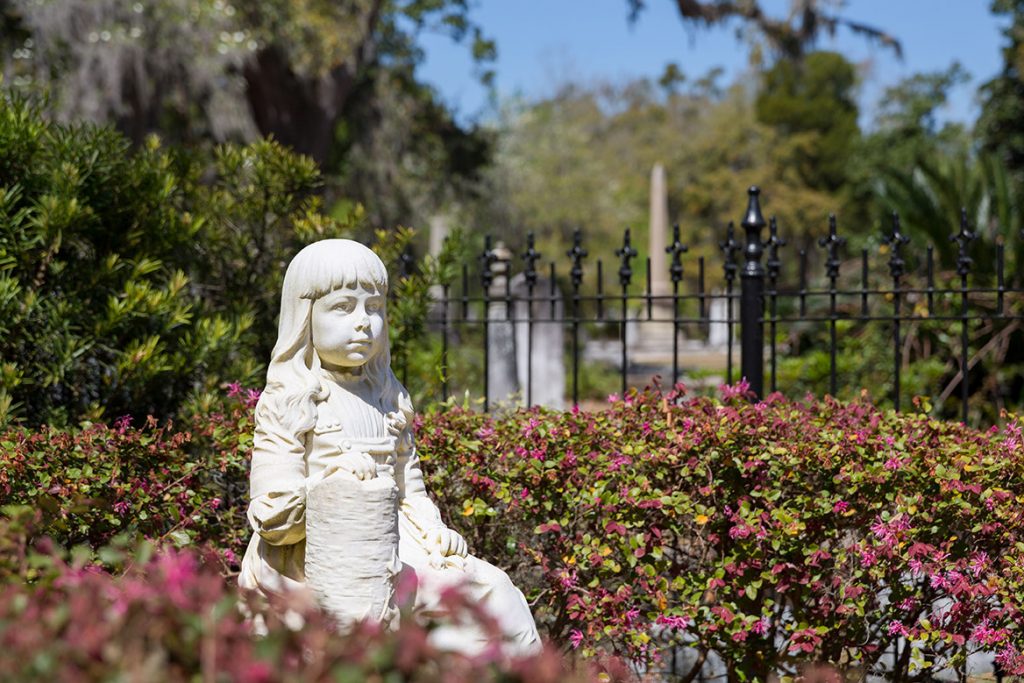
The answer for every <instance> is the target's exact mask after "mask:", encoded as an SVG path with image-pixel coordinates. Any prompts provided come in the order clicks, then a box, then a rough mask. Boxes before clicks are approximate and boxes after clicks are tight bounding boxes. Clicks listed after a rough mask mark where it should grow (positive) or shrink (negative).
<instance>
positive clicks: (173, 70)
mask: <svg viewBox="0 0 1024 683" xmlns="http://www.w3.org/2000/svg"><path fill="white" fill-rule="evenodd" d="M468 5H469V3H468V2H467V1H466V0H406V1H395V0H345V1H344V2H327V1H323V0H302V1H301V2H292V1H290V0H288V1H285V0H257V1H254V2H248V1H247V2H244V3H237V2H235V3H232V2H230V1H227V0H146V1H145V2H142V1H140V2H134V3H131V2H122V1H121V0H60V1H59V2H57V1H53V0H46V1H44V2H35V1H34V0H33V1H30V0H2V1H0V16H2V17H3V18H4V19H3V22H4V26H5V27H6V28H7V31H5V39H4V41H3V43H0V45H2V47H4V48H5V49H4V51H3V54H0V68H2V73H3V74H4V76H5V79H6V82H7V83H9V84H11V85H13V86H15V87H17V88H18V89H21V90H27V91H30V92H36V93H40V92H41V93H45V94H47V96H48V97H49V106H48V109H49V111H50V112H52V113H53V114H54V115H55V116H56V117H57V118H58V119H59V120H61V121H65V122H67V121H81V120H88V121H93V122H96V123H111V124H114V125H115V126H116V127H117V128H118V129H119V130H120V131H122V132H123V133H124V134H125V135H127V136H128V137H129V138H130V139H131V140H132V141H133V143H134V144H136V145H138V144H141V142H142V141H143V140H144V139H145V137H146V136H147V135H149V134H151V133H157V134H159V135H160V136H161V137H162V138H163V139H164V140H166V141H168V142H169V143H174V144H179V143H180V144H186V145H196V144H201V143H204V142H210V141H213V142H224V141H235V142H251V141H253V140H255V139H256V138H257V137H260V136H272V137H273V138H274V139H276V140H277V141H278V142H280V143H281V144H283V145H285V146H287V147H289V148H291V149H292V150H294V151H296V152H298V153H300V154H304V155H307V156H310V157H312V158H313V159H314V160H315V161H316V162H317V163H319V164H320V165H321V168H322V169H323V170H324V171H326V172H328V173H329V174H331V175H332V176H335V181H334V182H332V183H330V184H329V185H327V186H325V188H324V190H325V192H326V196H327V198H328V199H329V203H333V202H334V201H337V200H340V199H344V200H346V201H344V202H343V203H342V210H343V211H344V210H346V208H347V207H349V206H351V202H352V201H355V202H359V203H361V204H363V206H364V207H366V209H367V211H368V216H369V217H370V218H371V219H372V220H374V221H375V222H376V223H378V224H387V225H393V224H395V223H398V222H406V223H408V222H410V221H411V220H413V219H417V220H421V219H423V218H425V217H426V216H428V215H429V214H430V213H431V212H432V211H434V210H435V209H436V208H437V206H438V205H439V204H441V203H442V202H443V201H445V200H448V199H450V198H451V197H452V195H453V194H454V195H458V194H459V193H460V192H462V191H464V190H465V186H466V185H468V184H469V181H472V180H473V178H474V177H475V173H476V171H477V170H478V169H479V167H480V165H481V164H483V163H484V162H485V161H486V158H487V150H488V144H489V142H488V138H487V136H486V135H484V134H482V133H481V132H480V131H478V130H476V129H475V128H472V127H466V128H463V127H461V126H460V125H458V124H457V123H456V122H455V121H454V118H453V117H452V115H451V113H450V112H449V111H448V110H447V109H446V108H445V107H444V106H443V105H441V104H440V103H439V101H438V99H437V96H436V93H434V92H433V91H432V90H431V89H429V88H426V87H424V86H423V85H422V84H420V83H419V82H418V81H417V80H416V79H415V77H414V75H413V72H414V68H415V65H416V64H417V63H418V62H419V61H420V59H421V58H422V53H421V50H420V48H419V46H418V45H417V38H418V35H419V32H420V31H421V30H423V29H424V28H425V27H429V28H431V29H434V30H442V31H446V32H447V33H448V34H450V35H451V36H452V37H453V39H455V40H460V41H466V42H469V43H470V44H471V47H470V49H471V51H472V54H473V56H474V58H475V59H476V60H478V63H479V64H480V65H481V66H480V69H481V76H482V77H483V78H484V79H485V80H486V79H487V78H488V77H489V72H487V71H486V70H485V66H486V63H487V61H488V60H489V59H491V58H492V57H493V54H494V46H493V43H491V42H490V41H489V40H487V39H486V37H485V36H484V35H483V33H482V32H481V29H480V28H479V27H477V26H475V25H474V24H472V22H471V21H470V19H469V16H468V14H469V10H468ZM439 190H440V191H439ZM410 214H411V215H410Z"/></svg>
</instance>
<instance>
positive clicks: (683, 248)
mask: <svg viewBox="0 0 1024 683" xmlns="http://www.w3.org/2000/svg"><path fill="white" fill-rule="evenodd" d="M689 250H690V247H688V246H687V245H685V244H683V243H682V242H680V241H679V224H678V223H676V224H675V225H673V226H672V244H670V245H668V246H667V247H665V253H666V254H672V267H671V268H669V273H671V274H672V282H679V281H680V280H682V279H683V261H682V255H683V254H685V253H686V252H688V251H689Z"/></svg>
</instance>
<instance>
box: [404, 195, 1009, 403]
mask: <svg viewBox="0 0 1024 683" xmlns="http://www.w3.org/2000/svg"><path fill="white" fill-rule="evenodd" d="M759 194H760V192H759V190H758V189H757V188H756V187H752V188H750V190H749V191H748V195H749V196H748V202H747V209H746V212H745V214H744V216H743V218H742V220H741V222H740V227H741V228H742V230H743V235H741V236H739V239H738V236H737V234H736V231H735V229H734V227H733V225H731V224H730V225H729V226H728V229H727V230H726V232H725V237H724V239H723V240H722V241H721V242H720V243H719V245H718V247H719V249H718V251H719V253H720V254H721V257H722V260H721V267H722V271H721V274H722V277H721V279H717V278H716V279H715V282H716V288H715V289H714V290H713V289H711V288H710V287H709V281H710V278H709V277H708V272H707V271H708V269H707V263H706V259H707V257H704V256H700V257H696V258H694V259H689V260H688V259H687V258H686V255H687V252H688V251H689V247H688V246H687V245H685V244H683V243H682V242H681V241H680V231H679V227H678V226H675V228H674V230H673V233H672V235H671V236H670V237H669V238H668V239H667V240H665V241H666V244H665V245H663V247H662V248H663V249H664V251H665V254H666V256H665V260H664V261H665V268H666V270H667V272H666V273H657V272H655V273H652V265H651V262H652V259H651V258H650V257H647V258H646V262H645V263H637V260H638V252H637V249H636V248H635V246H634V244H633V242H632V237H631V234H630V231H629V230H626V231H625V233H624V235H623V239H622V243H621V245H619V246H618V248H616V249H614V252H612V250H611V249H608V250H607V251H608V252H609V254H608V255H609V256H611V255H612V253H613V254H614V257H615V260H614V261H613V262H612V265H611V266H610V267H609V266H608V264H607V263H606V261H605V260H604V259H602V258H600V257H595V256H594V255H592V254H591V251H592V250H593V251H595V252H596V251H597V248H596V245H593V246H592V245H588V244H586V242H585V239H584V235H583V234H582V233H581V232H580V231H577V232H576V233H575V234H574V238H573V244H572V247H571V248H570V249H569V250H568V252H567V253H566V255H565V258H566V261H565V262H564V265H563V267H562V270H561V273H560V272H559V269H558V267H557V264H556V263H555V262H554V261H549V262H546V265H547V268H544V267H543V266H541V265H540V264H541V260H542V258H541V254H540V253H539V252H538V251H537V249H536V248H535V242H534V239H533V236H532V235H530V236H528V237H527V241H526V249H525V251H524V252H523V253H521V254H513V253H512V252H510V251H509V250H508V249H505V248H504V247H503V246H502V245H500V244H494V243H492V241H491V239H490V238H487V240H486V243H485V247H484V250H483V252H482V253H481V254H480V255H479V258H478V263H476V264H472V265H471V264H463V265H462V268H461V278H460V279H457V280H456V281H455V282H454V283H450V284H448V285H444V286H441V287H440V291H438V292H437V295H436V306H435V308H434V313H433V314H432V315H431V318H430V324H431V326H432V329H434V330H435V331H436V333H437V335H438V337H439V341H440V348H439V356H440V366H441V367H440V374H439V375H438V376H437V380H439V381H437V382H436V384H439V385H440V386H439V388H440V392H439V393H440V398H442V399H446V398H448V396H449V395H451V394H452V393H453V391H455V390H469V391H471V392H473V393H477V392H482V396H483V401H484V408H485V409H487V408H488V407H489V406H488V403H489V401H493V400H494V399H495V398H496V396H495V394H494V387H493V386H492V384H493V382H494V380H493V377H492V375H493V374H494V373H493V368H494V366H495V363H496V362H497V363H505V364H506V365H507V364H508V363H509V361H510V359H509V357H508V354H509V353H515V355H516V357H517V362H518V365H519V367H518V368H517V374H518V376H520V377H525V380H524V381H523V382H521V384H522V385H524V386H521V387H520V390H521V398H522V401H523V402H525V403H526V404H528V405H532V404H533V403H534V402H535V400H534V399H535V396H534V395H535V394H536V390H535V387H536V386H538V385H539V384H545V383H551V382H561V381H562V377H561V376H560V375H558V374H557V373H555V374H553V375H552V374H551V373H548V374H546V375H544V376H541V377H537V376H536V370H535V368H534V367H533V366H534V363H535V361H534V359H535V358H536V357H538V352H543V353H544V354H547V355H548V356H550V355H552V354H553V355H554V356H556V357H557V356H563V357H564V367H565V375H564V393H565V398H566V402H571V403H572V404H577V403H579V402H580V400H581V373H585V372H586V370H587V368H588V366H589V364H590V363H591V361H588V360H587V359H586V356H585V354H584V353H583V350H584V345H585V343H590V344H594V343H595V341H594V340H595V336H600V335H608V336H609V338H608V339H607V340H605V341H607V342H608V343H610V344H611V347H609V346H608V344H605V346H604V349H605V351H606V354H605V356H606V358H609V359H610V358H611V356H612V355H614V356H615V357H616V360H615V362H613V363H612V365H613V366H614V371H615V372H617V373H618V375H619V376H618V378H617V379H618V382H617V385H618V387H617V388H618V389H620V390H622V391H625V390H626V389H627V387H628V386H629V385H630V383H631V380H632V381H633V382H635V383H640V382H643V381H647V380H649V379H650V376H649V375H648V376H647V377H640V379H639V380H638V379H637V377H638V372H640V373H642V372H644V371H650V370H654V371H656V372H658V373H659V374H662V375H663V377H664V379H666V380H667V379H668V376H671V379H672V382H673V383H675V382H678V381H679V380H680V378H681V376H683V375H684V374H687V373H690V372H691V371H692V368H690V367H689V365H688V363H689V360H688V359H689V357H690V356H691V355H692V354H693V350H694V348H695V347H694V343H696V344H697V346H698V347H699V345H700V344H701V343H704V344H705V346H707V345H708V342H709V340H708V337H709V335H710V334H711V330H712V328H716V327H717V330H718V332H719V333H720V334H719V336H721V337H723V338H724V339H723V340H722V342H721V344H720V345H718V346H717V347H716V348H717V350H718V352H719V353H720V354H721V356H722V361H723V363H722V364H723V366H724V367H722V368H721V374H722V379H723V380H724V381H725V382H727V383H732V382H734V381H736V380H738V379H740V378H743V379H745V380H746V381H747V382H749V385H750V390H751V391H752V392H753V393H754V394H756V395H757V396H758V397H761V396H764V395H765V393H766V391H776V390H782V391H783V392H786V390H787V388H786V387H785V386H782V387H780V386H779V381H778V379H779V378H778V368H779V364H780V362H782V361H783V360H785V359H786V358H789V359H792V358H794V357H797V356H796V353H797V350H796V349H795V348H794V344H792V343H788V342H786V341H785V340H786V337H785V335H784V334H782V333H783V331H784V330H785V329H787V328H793V327H795V326H796V327H800V328H801V330H802V332H801V334H802V335H803V338H804V339H805V344H804V345H805V347H808V346H809V348H810V349H811V350H816V351H818V352H819V354H822V349H821V346H822V345H824V346H826V347H827V391H828V392H829V393H831V394H833V395H836V394H838V393H839V391H840V389H841V388H842V387H843V383H844V377H843V376H842V374H841V371H840V366H841V365H849V363H848V362H846V361H848V360H849V359H840V358H839V355H840V353H842V352H844V351H843V349H846V351H845V352H846V353H849V349H850V346H851V345H850V344H846V345H845V346H844V345H843V343H842V342H843V339H842V338H841V336H842V335H845V334H849V333H851V332H850V330H851V328H850V326H851V325H857V326H866V325H868V324H877V325H881V326H882V328H883V329H884V335H885V336H886V337H887V338H888V341H887V342H886V343H887V344H891V346H890V351H891V356H890V357H889V360H887V361H886V363H887V364H888V363H891V366H890V368H889V371H888V377H889V380H888V385H889V391H888V392H887V394H888V397H887V398H888V400H889V401H891V404H892V406H893V407H895V408H896V409H897V410H899V409H900V408H902V407H905V404H906V399H907V398H908V397H907V396H904V393H905V391H904V386H903V380H902V378H903V373H904V371H905V370H906V368H907V367H908V366H909V365H910V363H911V362H912V361H913V360H915V359H920V358H931V359H933V360H934V359H936V358H941V359H942V360H943V362H944V363H945V364H946V370H945V371H943V372H942V373H941V378H940V382H941V386H935V387H931V388H930V391H927V392H926V393H928V394H930V395H931V396H932V398H933V399H935V398H939V397H941V399H942V400H943V401H947V400H949V399H951V398H952V399H954V400H955V399H958V400H959V403H960V406H959V408H960V409H959V411H958V413H959V415H960V416H961V417H962V419H963V420H964V421H967V419H968V405H969V399H970V397H971V396H972V392H973V391H975V390H976V389H978V388H979V387H977V386H973V385H972V370H977V368H975V366H976V365H977V364H978V363H979V362H980V361H981V360H982V359H984V358H985V357H986V356H992V357H995V358H997V360H999V359H1002V360H1004V361H1005V360H1007V359H1012V358H1013V357H1014V354H1015V349H1016V347H1017V346H1018V345H1019V343H1020V342H1021V341H1022V340H1024V332H1021V324H1020V323H1021V320H1022V319H1024V297H1022V294H1024V290H1022V288H1021V282H1022V278H1021V275H1022V274H1021V273H1017V272H1015V273H1013V277H1012V278H1007V276H1006V273H1005V270H1006V265H1007V264H1006V260H1007V259H1006V245H1004V244H1003V243H1002V242H1000V241H999V240H990V241H989V242H990V243H988V244H987V246H985V254H986V262H985V264H984V268H980V269H979V268H977V267H976V264H975V262H974V261H973V260H972V257H971V254H972V247H975V246H978V245H976V244H975V241H976V238H977V235H976V234H975V233H974V232H972V226H971V225H969V223H968V217H967V215H966V213H964V212H962V213H961V216H960V229H959V232H957V233H956V234H953V235H950V236H949V239H950V240H951V246H952V250H948V249H945V248H941V247H944V245H940V250H939V251H940V253H941V254H945V257H944V258H945V260H946V262H944V263H939V262H938V259H937V256H936V245H926V246H925V248H924V249H923V250H921V249H920V248H919V247H920V245H918V244H915V245H913V246H914V247H918V249H917V251H911V249H910V247H911V245H910V240H909V238H908V237H907V235H906V234H905V233H904V231H903V228H902V227H901V225H900V222H899V219H898V217H896V216H893V218H892V225H891V227H890V228H889V229H888V232H887V234H886V235H885V236H884V239H883V240H882V241H881V242H880V243H879V244H878V245H877V247H876V248H875V249H874V251H875V252H876V253H877V254H878V256H879V257H884V262H883V263H881V264H879V263H877V262H876V263H875V264H874V265H875V267H874V269H872V268H871V265H872V264H871V262H870V261H871V259H870V256H871V254H870V253H869V252H870V251H871V250H870V249H869V248H867V247H865V248H863V249H861V251H860V254H859V258H858V255H857V254H848V253H844V252H845V249H844V247H845V246H846V240H845V239H844V238H843V237H841V236H840V235H839V234H838V230H837V223H836V219H835V217H834V216H833V217H830V218H829V225H828V233H827V234H826V235H825V236H824V237H821V238H820V239H818V240H816V241H815V243H805V245H804V246H803V247H802V248H801V247H800V246H799V245H793V246H792V247H791V248H790V251H791V254H790V256H789V258H793V259H794V260H795V261H796V264H795V265H796V267H795V269H794V268H790V272H789V273H788V277H789V278H790V279H791V280H792V282H789V281H787V277H786V276H784V265H787V264H786V263H784V255H785V254H786V251H785V250H784V247H786V246H787V243H786V241H785V240H783V239H782V238H781V237H780V236H779V227H778V225H777V224H776V221H775V219H774V218H773V219H771V220H770V221H766V220H765V218H764V216H763V214H762V210H761V206H760V198H759ZM766 228H767V232H766ZM741 240H742V241H741ZM805 242H806V240H805ZM812 262H815V263H814V265H815V268H816V269H819V268H820V271H819V273H820V274H819V275H818V276H817V277H814V276H813V275H812V273H811V263H812ZM406 265H408V264H406ZM517 265H518V268H517ZM1013 265H1014V266H1015V268H1019V267H1021V266H1024V264H1021V263H1014V264H1013ZM610 269H615V272H614V273H612V274H609V273H606V271H608V270H610ZM517 270H518V274H515V275H514V273H515V272H516V271H517ZM793 270H795V274H794V273H793V272H792V271H793ZM471 274H472V277H471ZM609 275H610V277H609ZM794 275H795V277H794ZM608 279H611V282H610V283H609V282H606V280H608ZM737 279H738V280H739V283H738V287H737V282H736V280H737ZM659 280H660V281H661V282H662V283H664V284H662V286H661V287H659V286H658V284H659ZM716 302H717V304H716ZM552 326H554V327H556V328H557V329H558V330H560V335H561V339H562V341H561V342H557V343H556V342H552V339H553V338H554V339H556V340H557V338H558V337H559V335H554V337H553V336H552V335H551V334H542V335H541V337H542V339H541V340H539V341H538V339H537V334H538V330H541V329H543V330H545V331H546V332H550V328H551V327H552ZM659 326H660V327H659ZM666 327H667V328H670V330H671V331H670V332H669V334H668V335H667V337H666V335H665V334H664V333H662V334H661V337H660V339H661V342H660V344H661V347H662V350H663V352H664V353H663V356H664V362H663V364H662V365H663V367H660V368H659V367H657V364H655V365H654V366H652V365H651V364H650V363H646V364H645V363H639V362H637V361H636V352H637V350H638V349H640V348H643V347H645V346H646V347H650V346H651V343H652V341H651V335H650V334H649V333H648V330H650V329H661V330H664V329H666ZM510 330H511V331H512V332H510ZM818 333H820V334H821V336H820V337H819V336H815V335H816V334H818ZM510 334H512V335H513V336H514V337H515V340H516V343H514V344H512V345H511V347H515V348H514V349H512V350H510V348H511V347H510V346H509V344H508V343H505V344H504V346H503V345H502V344H499V343H496V337H497V336H500V335H504V337H505V339H504V342H507V341H508V339H507V337H508V336H509V335H510ZM876 334H877V333H876ZM780 335H781V336H780ZM924 336H927V337H928V344H927V345H926V346H927V348H922V346H921V343H920V342H921V339H922V338H923V337H924ZM876 339H877V337H876ZM588 340H589V341H588ZM780 340H781V341H780ZM808 340H809V341H808ZM553 343H554V344H556V345H557V344H558V343H561V344H564V348H557V349H553V348H551V345H552V344H553ZM683 344H686V348H683ZM538 345H540V346H538ZM737 346H738V351H739V369H738V373H737V369H736V367H735V351H736V348H735V347H737ZM853 346H854V347H856V346H857V345H856V344H854V345H853ZM524 347H525V348H524ZM469 348H475V349H478V350H479V356H481V357H482V358H481V360H479V361H477V362H476V364H475V365H474V364H473V363H472V362H470V361H467V360H466V358H467V356H468V355H470V354H468V349H469ZM609 348H612V349H613V351H614V353H613V354H610V353H607V351H608V349H609ZM648 350H649V348H648ZM807 350H808V349H807V348H804V349H803V350H802V351H801V352H802V353H806V352H807ZM972 352H973V355H972ZM1000 354H1001V355H1000ZM822 355H823V354H822ZM876 355H877V354H876ZM841 360H843V362H842V363H841V362H840V361H841ZM766 361H767V363H766ZM863 361H864V362H875V363H878V362H879V359H878V358H877V357H875V358H874V359H873V360H872V359H871V358H869V357H867V356H864V358H863ZM462 362H465V363H469V365H470V370H468V371H467V370H463V371H462V373H461V380H459V381H461V384H462V385H461V386H458V387H456V386H453V383H454V382H456V380H455V379H454V375H457V374H459V373H454V374H453V369H454V368H455V367H456V366H457V365H458V364H459V363H462ZM524 365H525V367H522V366H524ZM766 365H767V371H766ZM996 365H1000V363H998V362H997V363H996ZM875 370H878V368H875ZM979 372H980V371H977V372H975V375H977V374H979ZM989 374H992V372H991V369H990V372H989ZM996 374H1000V373H999V372H996ZM1003 374H1005V373H1003ZM822 379H824V378H822ZM975 379H976V380H977V381H984V382H985V383H986V385H990V384H991V377H988V376H985V377H977V378H975ZM766 380H767V381H766ZM999 380H1000V388H999V389H998V390H997V392H999V395H1000V396H1002V397H1004V398H1005V399H1006V400H1007V401H1008V403H1010V404H1015V403H1019V402H1020V394H1021V392H1022V386H1021V385H1022V378H1021V377H1018V376H1016V375H1014V374H1013V373H1010V376H1001V377H1000V378H999ZM845 381H846V382H850V381H855V380H853V379H849V378H847V379H846V380H845ZM469 384H475V386H468V385H469ZM546 388H547V389H550V386H548V387H546ZM869 388H870V389H873V390H877V389H878V387H869ZM547 393H549V394H550V391H549V392H547Z"/></svg>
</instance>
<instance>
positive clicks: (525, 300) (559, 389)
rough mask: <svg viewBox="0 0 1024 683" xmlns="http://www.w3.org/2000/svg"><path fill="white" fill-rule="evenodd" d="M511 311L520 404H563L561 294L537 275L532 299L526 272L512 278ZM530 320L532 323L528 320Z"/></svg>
mask: <svg viewBox="0 0 1024 683" xmlns="http://www.w3.org/2000/svg"><path fill="white" fill-rule="evenodd" d="M511 290H512V296H513V306H514V309H513V310H514V313H515V319H516V322H515V347H516V349H515V353H516V380H517V382H518V386H519V394H520V397H521V403H522V404H523V405H526V404H527V403H528V402H529V403H530V404H531V405H541V406H545V407H547V408H556V409H562V408H564V407H565V330H564V329H563V326H562V322H561V320H562V318H563V317H564V315H565V311H564V304H563V301H562V293H561V291H559V290H558V288H557V286H556V287H555V289H554V292H555V293H554V295H552V294H551V292H552V289H551V281H550V280H549V279H548V278H543V277H538V278H537V281H536V283H535V284H534V286H533V300H532V303H531V299H530V287H529V286H528V285H527V282H526V275H525V274H523V273H519V274H518V275H516V276H515V277H513V278H512V282H511ZM531 321H532V322H531Z"/></svg>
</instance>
